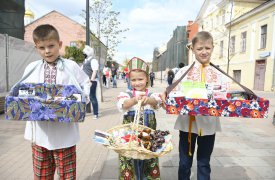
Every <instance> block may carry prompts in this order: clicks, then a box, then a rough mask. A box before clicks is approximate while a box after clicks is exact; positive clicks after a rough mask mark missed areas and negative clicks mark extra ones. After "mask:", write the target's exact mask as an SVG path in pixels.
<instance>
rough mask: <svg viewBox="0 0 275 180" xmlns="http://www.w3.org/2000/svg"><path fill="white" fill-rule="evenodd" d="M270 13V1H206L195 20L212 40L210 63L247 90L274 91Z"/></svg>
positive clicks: (273, 5) (274, 5)
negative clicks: (212, 50)
mask: <svg viewBox="0 0 275 180" xmlns="http://www.w3.org/2000/svg"><path fill="white" fill-rule="evenodd" d="M274 12H275V1H274V0H269V1H267V0H238V1H237V0H233V1H228V0H215V1H207V0H206V1H205V2H204V4H203V6H202V8H201V10H200V12H199V15H198V17H197V19H196V22H197V23H198V24H199V31H201V30H206V31H209V32H210V33H211V34H212V35H213V37H214V46H215V48H214V52H213V54H212V58H211V59H212V62H213V63H214V64H217V65H219V66H220V67H221V68H222V69H223V70H224V71H226V72H228V74H229V75H231V76H232V77H234V79H236V80H237V81H238V82H240V83H241V84H243V85H245V86H247V87H248V88H250V89H254V90H261V91H272V90H274V88H275V87H274V86H275V82H274V81H275V80H274V74H275V73H274V71H275V70H274V69H275V68H274V66H275V65H274V51H275V37H274V36H275V33H274V31H275V28H274V27H275V15H274ZM234 86H235V87H236V86H237V85H236V84H234V83H233V87H234Z"/></svg>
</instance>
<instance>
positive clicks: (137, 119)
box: [128, 100, 144, 147]
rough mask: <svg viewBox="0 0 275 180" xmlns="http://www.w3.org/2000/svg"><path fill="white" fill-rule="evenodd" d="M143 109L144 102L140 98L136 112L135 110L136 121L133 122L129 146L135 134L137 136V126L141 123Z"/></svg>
mask: <svg viewBox="0 0 275 180" xmlns="http://www.w3.org/2000/svg"><path fill="white" fill-rule="evenodd" d="M141 111H142V102H141V100H139V101H138V103H137V108H136V112H135V116H134V122H133V124H132V127H131V129H132V133H131V136H130V140H129V144H128V146H129V147H131V146H132V141H133V135H136V136H137V133H136V130H135V127H138V125H139V119H140V115H141ZM142 123H143V125H144V118H143V122H142Z"/></svg>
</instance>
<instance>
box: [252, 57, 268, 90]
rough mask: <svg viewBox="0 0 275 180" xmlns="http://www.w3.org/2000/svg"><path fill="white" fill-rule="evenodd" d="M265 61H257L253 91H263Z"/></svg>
mask: <svg viewBox="0 0 275 180" xmlns="http://www.w3.org/2000/svg"><path fill="white" fill-rule="evenodd" d="M265 69H266V61H265V60H257V61H256V67H255V77H254V90H258V91H263V90H264V82H265Z"/></svg>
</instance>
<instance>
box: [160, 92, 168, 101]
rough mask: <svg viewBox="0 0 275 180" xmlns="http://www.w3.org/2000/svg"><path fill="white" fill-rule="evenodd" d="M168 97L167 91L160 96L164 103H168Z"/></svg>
mask: <svg viewBox="0 0 275 180" xmlns="http://www.w3.org/2000/svg"><path fill="white" fill-rule="evenodd" d="M166 97H167V93H166V91H165V92H164V93H162V94H161V95H160V98H161V100H162V102H166Z"/></svg>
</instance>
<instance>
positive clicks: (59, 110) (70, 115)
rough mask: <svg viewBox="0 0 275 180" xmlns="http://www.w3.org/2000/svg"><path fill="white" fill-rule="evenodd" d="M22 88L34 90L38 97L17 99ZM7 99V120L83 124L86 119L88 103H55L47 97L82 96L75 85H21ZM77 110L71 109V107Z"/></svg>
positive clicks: (71, 101)
mask: <svg viewBox="0 0 275 180" xmlns="http://www.w3.org/2000/svg"><path fill="white" fill-rule="evenodd" d="M20 88H34V89H35V96H36V97H16V96H12V95H13V94H17V95H18V90H19V89H20ZM13 91H17V92H11V93H10V95H9V96H7V97H6V103H5V111H6V112H5V114H6V119H7V120H28V121H55V122H67V123H69V122H82V121H84V118H85V112H86V103H85V102H77V101H73V100H63V101H54V100H47V97H54V96H63V97H68V96H71V95H72V94H82V92H80V91H79V90H78V89H77V88H76V87H75V86H74V85H58V84H57V85H56V84H44V83H39V84H31V83H28V84H27V83H21V84H20V85H19V87H18V88H13ZM72 106H74V107H76V108H70V107H72Z"/></svg>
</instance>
